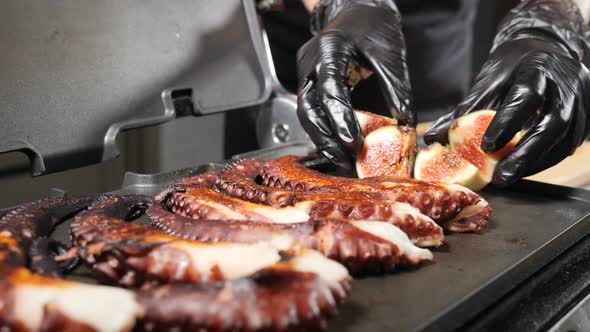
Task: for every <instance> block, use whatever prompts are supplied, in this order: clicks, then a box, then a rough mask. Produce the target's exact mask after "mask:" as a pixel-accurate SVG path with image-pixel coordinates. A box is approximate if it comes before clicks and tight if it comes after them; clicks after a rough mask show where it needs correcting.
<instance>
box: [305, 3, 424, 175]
mask: <svg viewBox="0 0 590 332" xmlns="http://www.w3.org/2000/svg"><path fill="white" fill-rule="evenodd" d="M312 32H313V33H314V35H315V36H314V37H313V38H312V39H311V40H309V41H308V42H307V43H306V44H305V45H303V46H302V47H301V48H300V49H299V52H298V53H297V65H298V68H297V70H298V78H299V88H298V96H299V98H298V108H297V114H298V117H299V120H300V121H301V124H302V125H303V128H304V129H305V130H306V132H307V133H308V134H309V136H310V137H311V139H312V141H313V142H314V143H315V144H316V146H317V147H318V149H319V150H320V151H321V152H322V153H323V155H324V156H326V157H327V158H328V159H329V160H330V161H332V162H333V163H335V164H337V165H339V166H341V167H343V168H350V167H351V165H352V163H351V162H352V161H353V160H354V158H355V157H356V154H357V153H358V152H359V150H360V148H361V146H362V138H361V132H360V128H359V125H358V122H357V120H356V118H355V116H354V114H353V112H352V105H351V101H350V91H351V88H352V86H353V85H354V82H352V81H353V80H355V79H361V78H366V77H367V75H366V74H367V73H368V72H369V71H370V72H372V74H374V75H376V76H377V78H378V80H377V81H378V82H379V85H380V88H381V90H382V94H383V95H384V96H385V99H386V105H387V107H388V108H389V110H390V111H391V113H392V115H393V116H394V117H396V118H398V120H399V121H400V123H401V124H406V125H411V126H415V124H416V117H415V114H414V110H413V107H412V97H411V91H410V81H409V75H408V70H407V65H406V60H405V56H406V48H405V42H404V38H403V35H402V32H401V25H400V16H399V11H398V9H397V7H396V6H395V4H394V3H393V1H392V0H381V1H380V0H364V1H363V0H328V1H325V0H321V1H320V2H319V3H318V5H317V6H316V7H315V9H314V12H313V13H312ZM351 68H356V69H357V70H354V69H351Z"/></svg>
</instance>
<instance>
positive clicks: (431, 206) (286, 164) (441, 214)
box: [223, 156, 491, 232]
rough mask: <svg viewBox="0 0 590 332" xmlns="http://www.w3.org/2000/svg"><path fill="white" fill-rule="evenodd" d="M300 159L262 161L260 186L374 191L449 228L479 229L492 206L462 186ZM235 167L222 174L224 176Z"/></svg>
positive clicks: (461, 229) (486, 220)
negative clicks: (331, 169) (349, 171)
mask: <svg viewBox="0 0 590 332" xmlns="http://www.w3.org/2000/svg"><path fill="white" fill-rule="evenodd" d="M299 160H300V158H299V157H295V156H287V157H282V158H279V159H275V160H270V161H267V162H265V163H264V164H263V165H262V167H261V171H260V173H261V177H262V179H263V185H267V186H273V187H275V188H281V187H282V185H283V183H287V182H290V183H298V184H301V185H304V186H305V187H306V188H308V189H310V188H311V189H313V190H316V191H327V192H343V191H344V192H348V193H350V192H355V191H361V192H367V193H373V194H377V195H380V197H381V198H382V199H385V200H389V201H397V202H407V203H409V204H410V205H412V206H414V207H416V208H418V209H419V210H420V211H421V212H422V213H424V214H425V215H427V216H429V217H431V218H432V219H433V220H434V221H436V222H438V223H440V224H442V225H444V226H445V227H446V229H448V230H450V231H454V232H464V231H478V230H480V229H482V228H485V227H486V226H487V222H488V219H489V216H490V213H491V207H490V206H489V204H488V203H487V202H486V201H485V199H483V197H482V196H480V195H478V194H476V193H475V192H473V191H471V190H469V189H467V188H465V187H463V186H460V185H454V184H444V183H428V182H423V181H418V180H413V179H405V178H393V177H373V178H364V179H351V178H343V177H335V176H330V175H325V174H322V173H319V172H317V171H314V170H312V169H308V168H305V167H304V166H303V165H301V164H300V163H299ZM235 168H236V166H235V165H234V167H233V168H232V169H231V170H228V171H226V172H225V173H224V174H223V175H224V176H226V177H227V173H231V172H232V171H233V169H235ZM464 219H467V220H464Z"/></svg>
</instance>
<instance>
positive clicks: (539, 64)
mask: <svg viewBox="0 0 590 332" xmlns="http://www.w3.org/2000/svg"><path fill="white" fill-rule="evenodd" d="M583 30H584V27H583V20H582V17H581V15H580V12H579V9H578V7H577V6H576V5H575V4H573V3H572V2H570V0H542V1H539V0H536V1H524V2H523V3H522V4H520V5H519V6H518V7H516V8H515V9H513V10H512V11H511V12H510V14H508V16H507V17H506V18H505V19H504V21H503V22H502V23H501V25H500V28H499V30H498V33H497V35H496V38H495V40H494V45H493V47H492V51H491V53H490V56H489V58H488V60H487V62H486V63H485V64H484V66H483V68H482V70H481V72H480V73H479V75H478V76H477V78H476V81H475V84H474V86H473V88H472V90H471V92H470V94H469V95H468V97H467V98H466V99H465V100H464V101H463V102H462V103H460V104H459V105H458V106H457V108H456V109H455V110H454V111H453V112H452V113H451V114H448V115H446V116H443V117H442V118H440V119H439V120H437V121H436V122H435V124H434V126H433V128H432V129H430V130H429V131H428V132H427V133H426V134H425V137H424V140H425V141H426V143H428V144H430V143H432V142H435V141H438V142H441V143H443V144H444V143H447V142H448V134H447V131H448V128H449V126H450V125H451V123H452V122H453V120H454V119H455V118H458V117H460V116H462V115H465V114H467V113H469V112H472V111H476V110H480V109H495V110H496V111H497V113H496V116H495V117H494V119H493V121H492V123H491V124H490V126H489V127H488V129H487V131H486V132H485V135H484V137H483V141H482V146H481V148H482V149H483V150H484V151H485V152H488V153H492V152H494V151H496V150H498V149H499V148H501V147H503V146H504V145H505V144H506V143H508V142H509V141H510V140H511V139H512V137H514V135H515V134H516V133H517V132H518V131H520V130H521V129H523V128H526V127H528V126H531V127H530V129H529V131H528V133H527V134H526V135H525V136H524V137H523V138H522V139H521V141H520V143H519V144H518V145H517V147H516V149H515V150H514V151H513V152H512V153H510V154H509V155H508V156H506V158H505V159H504V160H502V161H501V162H500V163H499V164H498V166H497V168H496V170H495V173H494V177H493V179H492V183H494V184H496V185H499V186H505V185H509V184H512V183H513V182H515V181H516V180H518V179H520V178H522V177H526V176H529V175H532V174H535V173H538V172H540V171H542V170H544V169H546V168H548V167H551V166H553V165H555V164H557V163H558V162H560V161H561V160H563V159H564V158H566V157H567V156H569V155H571V154H572V153H573V152H574V151H575V149H576V148H577V147H578V146H580V144H582V142H583V140H584V139H585V137H586V136H587V134H588V130H589V128H590V121H589V120H590V117H589V113H588V112H589V111H590V109H588V107H590V101H589V98H590V79H589V73H588V69H587V68H586V66H585V65H584V64H583V63H582V59H583V57H584V52H585V51H586V49H587V47H586V44H585V37H584V33H583V32H584V31H583ZM537 110H539V112H537Z"/></svg>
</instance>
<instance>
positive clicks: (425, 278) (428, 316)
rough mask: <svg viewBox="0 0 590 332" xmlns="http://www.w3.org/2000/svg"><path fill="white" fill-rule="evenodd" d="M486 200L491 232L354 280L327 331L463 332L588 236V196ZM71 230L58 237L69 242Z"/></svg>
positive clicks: (520, 193) (143, 190) (166, 178)
mask: <svg viewBox="0 0 590 332" xmlns="http://www.w3.org/2000/svg"><path fill="white" fill-rule="evenodd" d="M273 157H274V156H273ZM221 167H223V165H222V164H210V165H205V166H201V167H199V168H193V169H186V170H180V171H177V172H173V173H166V174H154V175H137V174H132V173H130V174H128V175H127V176H126V180H125V184H124V186H123V188H122V189H121V190H119V191H117V192H114V193H115V194H142V195H154V194H155V193H157V192H158V191H159V190H160V188H161V187H162V186H163V185H165V184H168V183H171V182H173V181H176V180H177V179H180V178H183V177H186V176H191V175H195V174H199V173H202V172H205V171H208V170H218V169H221ZM483 195H484V197H485V198H486V199H487V200H488V201H489V202H490V204H491V205H492V208H493V215H492V219H491V222H490V226H489V228H488V229H487V230H485V231H483V232H481V233H479V234H449V235H447V236H446V239H447V245H446V246H444V247H442V248H438V249H434V250H433V252H434V262H433V263H431V264H428V265H426V266H423V267H421V268H418V269H412V270H398V271H397V272H395V273H393V274H391V275H386V276H378V277H368V278H361V279H357V280H355V281H354V283H353V286H352V294H351V297H350V298H349V300H348V301H347V303H345V304H344V305H343V306H341V308H340V313H339V314H338V315H337V316H336V317H335V318H333V319H332V320H331V321H330V322H329V325H328V331H350V332H353V331H355V332H356V331H359V332H360V331H392V330H395V331H408V330H432V331H441V330H450V329H454V328H457V327H460V326H461V325H463V324H464V323H465V322H467V321H468V320H469V319H470V318H473V317H474V316H475V315H477V314H478V313H479V312H481V311H482V310H484V309H485V308H486V307H487V306H489V305H491V304H493V302H494V301H496V300H498V299H499V298H500V297H502V296H504V295H505V294H506V293H508V292H509V291H510V290H511V289H513V288H514V287H515V286H517V285H518V284H519V283H521V282H522V281H524V280H525V279H526V278H527V277H529V276H530V275H532V274H533V273H535V272H536V271H538V270H539V269H540V268H541V267H542V266H544V265H545V264H547V263H549V262H550V261H551V260H552V259H553V258H555V257H556V256H557V255H559V254H560V253H562V252H563V251H564V250H566V249H567V248H569V247H570V246H571V245H573V244H574V243H575V242H576V241H578V240H580V239H581V238H582V237H584V236H585V235H587V234H589V233H590V222H589V220H590V217H588V215H589V214H590V192H587V191H584V190H577V189H570V188H564V187H558V186H553V185H546V184H540V183H535V182H528V181H527V182H522V183H520V184H518V185H517V186H515V187H513V188H511V189H510V190H486V191H484V192H483ZM66 229H67V225H63V226H62V227H60V229H59V230H58V231H57V232H56V234H54V237H57V238H61V239H64V238H65V234H66V232H65V231H66ZM81 277H82V280H83V279H84V278H83V275H82V276H81ZM76 278H78V279H79V278H80V276H78V277H76Z"/></svg>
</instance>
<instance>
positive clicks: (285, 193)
mask: <svg viewBox="0 0 590 332" xmlns="http://www.w3.org/2000/svg"><path fill="white" fill-rule="evenodd" d="M262 165H263V162H262V161H257V160H243V161H240V162H237V163H235V164H233V166H230V167H228V168H227V169H226V171H224V172H222V173H221V174H220V176H219V177H218V178H217V181H216V183H215V188H216V189H217V191H220V192H223V193H224V194H226V195H227V196H231V197H235V198H239V199H240V201H236V200H233V201H232V200H231V199H229V198H225V197H221V198H217V197H214V196H212V195H211V194H207V193H206V187H205V188H203V187H202V186H203V185H205V184H206V182H204V181H200V182H199V183H200V186H193V187H192V188H188V189H187V190H188V192H185V193H177V194H173V196H172V197H171V199H170V201H169V202H167V203H170V205H169V207H170V209H171V211H172V212H174V213H178V214H182V215H188V216H190V217H194V218H197V219H198V218H202V217H203V216H201V215H200V214H202V213H203V210H204V209H203V208H198V207H199V206H198V205H196V204H195V202H197V201H198V202H199V204H200V205H202V202H203V200H204V196H208V198H209V199H208V201H209V202H217V201H226V202H229V203H226V204H227V205H228V206H232V207H235V206H236V205H247V204H246V203H244V202H241V201H251V202H254V203H265V204H268V205H271V206H275V207H287V206H289V205H291V206H293V205H297V204H298V203H297V202H299V204H303V203H304V202H305V203H308V202H313V204H312V205H311V206H310V212H309V214H310V218H311V219H337V220H373V221H385V222H390V223H392V224H393V225H395V226H397V227H399V228H400V229H401V230H402V231H404V232H405V233H406V234H408V236H409V237H410V239H411V240H412V241H413V242H414V243H415V244H417V245H418V246H421V247H427V246H439V245H442V244H443V231H442V228H440V227H439V226H438V225H437V224H436V223H434V221H433V220H432V219H431V218H430V217H428V216H425V215H424V214H422V213H421V212H420V211H419V210H417V209H416V208H414V207H412V206H411V205H409V204H408V203H401V202H394V201H387V200H384V199H383V198H382V197H381V196H380V195H379V194H377V193H366V192H360V191H352V192H346V191H338V192H334V191H328V192H324V191H321V190H316V191H311V192H310V191H304V190H306V187H305V186H303V185H302V186H300V185H299V184H294V185H292V184H290V183H289V182H284V184H285V187H286V188H290V189H291V190H292V191H289V190H283V189H272V188H270V187H264V186H261V185H257V184H256V182H255V178H256V177H257V173H258V170H259V169H262ZM262 179H263V181H265V182H266V181H267V179H264V178H262ZM192 181H193V182H197V181H198V180H197V179H195V180H192ZM277 183H279V182H275V184H274V185H275V186H277ZM281 186H283V184H281ZM197 187H199V188H202V189H199V190H197V189H196V188H197ZM295 190H296V191H295ZM259 193H263V195H262V197H263V198H264V200H260V199H259V198H260V195H258V194H259ZM236 202H239V203H236ZM212 204H215V203H212ZM181 205H182V206H181ZM258 206H259V205H252V206H251V207H250V208H245V209H246V210H248V209H250V210H252V209H254V208H256V209H262V208H261V207H258ZM308 207H309V205H308ZM242 210H244V209H242ZM277 211H278V210H277ZM234 219H235V218H234ZM248 220H251V219H248Z"/></svg>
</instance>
